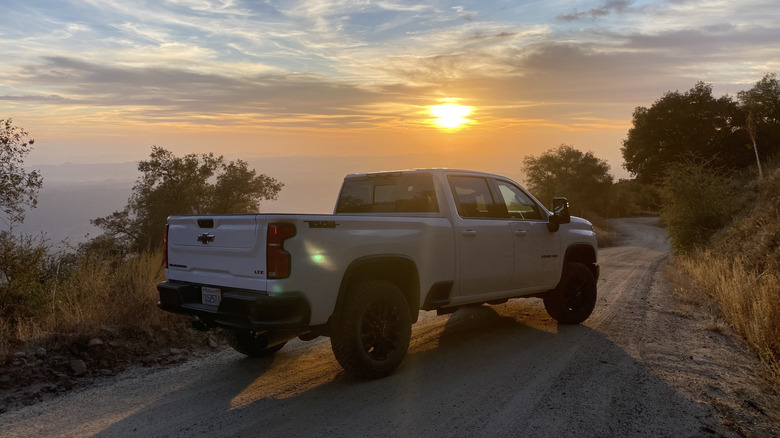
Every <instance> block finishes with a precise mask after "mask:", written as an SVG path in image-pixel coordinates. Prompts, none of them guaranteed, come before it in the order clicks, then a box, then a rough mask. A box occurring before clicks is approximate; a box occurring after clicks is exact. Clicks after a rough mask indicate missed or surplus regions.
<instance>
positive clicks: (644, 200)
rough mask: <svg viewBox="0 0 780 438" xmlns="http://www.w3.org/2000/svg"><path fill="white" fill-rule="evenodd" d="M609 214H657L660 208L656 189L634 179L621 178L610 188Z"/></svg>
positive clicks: (623, 215) (624, 215) (617, 215)
mask: <svg viewBox="0 0 780 438" xmlns="http://www.w3.org/2000/svg"><path fill="white" fill-rule="evenodd" d="M609 197H610V202H609V216H610V217H629V216H639V215H643V214H657V213H658V211H659V210H660V208H661V199H660V196H659V194H658V189H657V188H656V187H655V186H652V185H649V184H642V183H641V182H639V181H637V180H635V179H621V180H619V181H618V182H616V183H615V184H613V185H612V189H611V190H610V195H609Z"/></svg>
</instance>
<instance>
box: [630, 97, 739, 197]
mask: <svg viewBox="0 0 780 438" xmlns="http://www.w3.org/2000/svg"><path fill="white" fill-rule="evenodd" d="M744 120H745V117H744V113H743V112H742V111H741V110H740V108H739V107H738V105H737V103H736V102H735V101H734V100H732V99H731V98H730V97H728V96H723V97H720V98H717V99H716V98H714V97H713V96H712V86H711V85H708V84H705V83H703V82H698V83H697V84H696V85H695V86H694V87H693V88H691V89H690V90H688V91H687V92H685V93H680V92H678V91H675V92H667V93H666V94H664V96H663V97H661V98H660V99H659V100H657V101H656V102H655V103H654V104H653V105H652V106H651V107H650V108H646V107H637V108H636V110H635V111H634V115H633V127H632V128H631V129H629V131H628V137H627V138H626V139H625V140H624V141H623V147H622V148H621V150H622V152H623V159H624V160H625V168H626V170H628V171H629V172H631V174H633V175H635V176H636V178H637V179H638V180H639V181H641V182H645V183H653V184H655V183H659V182H660V180H661V178H662V176H663V172H664V169H665V167H666V166H668V165H669V164H671V163H675V162H679V161H680V160H681V159H682V157H685V156H696V157H700V158H702V159H706V160H712V163H713V165H715V166H723V167H727V168H731V169H734V168H742V167H745V166H748V165H750V164H751V163H752V162H753V157H752V153H751V151H750V149H749V147H748V145H749V139H748V135H747V132H746V129H744V127H745V122H744Z"/></svg>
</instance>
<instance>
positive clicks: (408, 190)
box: [336, 173, 439, 213]
mask: <svg viewBox="0 0 780 438" xmlns="http://www.w3.org/2000/svg"><path fill="white" fill-rule="evenodd" d="M438 211H439V203H438V201H437V200H436V189H435V188H434V185H433V175H431V174H429V173H412V174H398V175H395V174H388V175H378V176H363V177H356V178H350V179H348V180H345V181H344V185H343V186H342V188H341V194H340V195H339V200H338V204H337V206H336V213H434V212H438Z"/></svg>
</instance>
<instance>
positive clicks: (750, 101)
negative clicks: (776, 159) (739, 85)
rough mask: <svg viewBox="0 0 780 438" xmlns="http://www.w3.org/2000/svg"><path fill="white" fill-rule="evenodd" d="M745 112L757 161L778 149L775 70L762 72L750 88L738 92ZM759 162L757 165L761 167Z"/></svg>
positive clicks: (779, 97)
mask: <svg viewBox="0 0 780 438" xmlns="http://www.w3.org/2000/svg"><path fill="white" fill-rule="evenodd" d="M737 98H738V99H739V103H740V107H741V108H742V110H743V111H744V112H745V114H746V115H747V118H746V123H747V130H748V133H749V134H750V139H751V141H752V142H753V147H754V148H755V154H756V159H759V158H760V162H766V160H767V159H768V158H769V157H770V156H772V155H774V154H776V153H777V152H780V83H779V82H778V80H777V76H776V75H775V74H774V73H771V74H767V75H765V76H764V77H763V78H762V79H761V80H760V81H758V82H757V83H756V84H755V85H754V86H753V88H751V89H750V90H747V91H740V92H739V93H738V94H737ZM760 162H759V168H760V166H761V164H760Z"/></svg>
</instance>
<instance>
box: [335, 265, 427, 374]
mask: <svg viewBox="0 0 780 438" xmlns="http://www.w3.org/2000/svg"><path fill="white" fill-rule="evenodd" d="M340 315H341V316H340V317H339V318H338V320H337V321H336V322H335V325H334V330H333V332H332V334H331V348H332V349H333V354H334V355H335V356H336V360H337V361H338V362H339V364H340V365H341V366H342V367H343V368H344V371H345V372H346V373H347V374H350V375H353V376H356V377H362V378H368V379H379V378H382V377H385V376H388V375H390V374H391V373H392V372H393V371H394V370H395V369H396V368H397V367H398V366H399V365H400V364H401V361H403V359H404V357H405V356H406V352H407V350H408V349H409V340H410V338H411V336H412V320H411V316H410V315H409V306H408V305H407V302H406V299H405V298H404V296H403V294H402V293H401V290H400V289H399V288H398V287H397V286H396V285H394V284H392V283H390V282H387V281H383V280H368V281H364V282H361V283H360V284H359V285H358V286H357V287H356V288H354V289H353V290H351V291H350V294H349V295H348V296H347V297H346V302H345V303H344V307H343V308H342V310H341V312H340Z"/></svg>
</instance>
